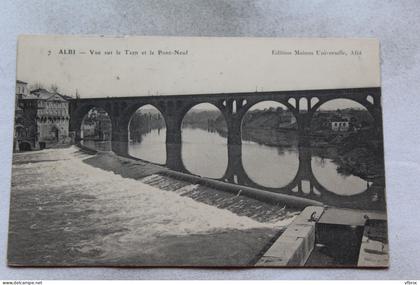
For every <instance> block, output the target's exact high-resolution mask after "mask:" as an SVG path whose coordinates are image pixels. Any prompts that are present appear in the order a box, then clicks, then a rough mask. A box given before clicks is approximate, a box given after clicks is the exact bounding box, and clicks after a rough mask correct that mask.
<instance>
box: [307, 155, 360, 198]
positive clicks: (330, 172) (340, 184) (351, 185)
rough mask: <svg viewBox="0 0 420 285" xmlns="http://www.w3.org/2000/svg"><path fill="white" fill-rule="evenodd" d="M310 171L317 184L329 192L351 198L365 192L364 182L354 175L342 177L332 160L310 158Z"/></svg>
mask: <svg viewBox="0 0 420 285" xmlns="http://www.w3.org/2000/svg"><path fill="white" fill-rule="evenodd" d="M311 166H312V171H313V173H314V175H315V177H316V178H317V179H318V182H319V183H321V184H322V186H324V187H325V188H327V189H328V190H329V191H331V192H333V193H335V194H338V195H343V196H351V195H355V194H359V193H362V192H364V191H366V189H367V187H368V184H367V182H366V181H365V180H363V179H361V178H359V177H357V176H354V175H342V174H340V173H338V172H337V165H336V164H335V163H334V162H333V160H332V159H328V158H321V157H318V156H312V161H311Z"/></svg>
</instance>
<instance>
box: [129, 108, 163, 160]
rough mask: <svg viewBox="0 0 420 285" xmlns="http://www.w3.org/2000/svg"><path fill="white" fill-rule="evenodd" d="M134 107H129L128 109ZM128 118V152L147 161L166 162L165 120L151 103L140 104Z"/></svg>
mask: <svg viewBox="0 0 420 285" xmlns="http://www.w3.org/2000/svg"><path fill="white" fill-rule="evenodd" d="M132 108H135V106H134V107H130V109H132ZM127 113H128V114H130V113H132V115H131V117H130V118H129V120H128V126H127V128H128V154H129V155H130V156H133V157H136V158H139V159H142V160H146V161H149V162H153V163H157V164H161V165H164V164H165V163H166V160H167V158H166V146H165V144H166V121H165V118H164V116H163V114H162V112H161V111H159V109H158V108H157V107H155V106H154V105H153V104H142V105H141V106H140V107H139V108H137V110H135V111H134V112H127Z"/></svg>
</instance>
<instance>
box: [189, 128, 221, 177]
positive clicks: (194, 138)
mask: <svg viewBox="0 0 420 285" xmlns="http://www.w3.org/2000/svg"><path fill="white" fill-rule="evenodd" d="M182 161H183V162H184V165H185V167H186V168H187V170H188V171H190V172H191V173H194V174H197V175H200V176H205V177H210V178H222V177H223V175H224V174H225V172H226V168H227V164H228V154H227V140H226V138H224V137H222V136H220V135H219V134H218V133H217V132H210V131H207V130H203V129H199V128H190V127H184V128H182Z"/></svg>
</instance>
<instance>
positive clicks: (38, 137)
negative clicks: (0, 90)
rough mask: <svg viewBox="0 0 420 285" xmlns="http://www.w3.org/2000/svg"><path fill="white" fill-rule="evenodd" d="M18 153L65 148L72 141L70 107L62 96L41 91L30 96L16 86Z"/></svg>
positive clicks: (25, 89) (16, 141)
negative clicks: (62, 146)
mask: <svg viewBox="0 0 420 285" xmlns="http://www.w3.org/2000/svg"><path fill="white" fill-rule="evenodd" d="M16 100H17V107H16V112H17V113H16V115H15V120H16V121H15V148H14V150H15V151H25V150H34V149H43V148H48V147H54V146H60V145H66V144H69V143H70V141H71V140H70V137H69V119H70V117H69V111H68V109H69V104H68V101H67V100H66V99H64V97H63V95H61V94H59V93H57V92H55V93H52V92H49V91H47V90H45V89H42V88H39V89H36V90H33V91H31V92H29V91H28V89H27V84H26V83H24V82H22V81H17V83H16Z"/></svg>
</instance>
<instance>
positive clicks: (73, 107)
mask: <svg viewBox="0 0 420 285" xmlns="http://www.w3.org/2000/svg"><path fill="white" fill-rule="evenodd" d="M380 96H381V93H380V88H355V89H327V90H305V91H274V92H250V93H223V94H196V95H171V96H142V97H107V98H86V99H73V100H71V101H70V131H73V132H74V133H75V134H76V141H77V140H80V139H82V138H81V126H82V122H83V118H84V117H85V115H86V114H87V113H88V112H89V110H91V109H92V108H94V107H96V108H102V109H104V110H105V111H106V112H107V113H108V115H109V117H110V119H111V123H112V135H111V139H112V141H111V145H112V151H113V152H115V153H116V154H118V155H121V156H129V154H128V142H129V123H130V119H131V117H132V115H133V114H134V113H135V112H136V111H137V110H138V109H139V108H140V107H142V106H145V105H152V106H154V107H156V108H157V109H158V110H159V111H160V112H161V114H162V116H163V118H164V119H165V123H166V132H167V133H166V155H167V159H166V166H167V167H168V168H170V169H173V170H177V171H182V172H186V173H188V170H187V169H186V168H185V166H184V165H183V162H182V155H181V150H182V139H181V127H182V121H183V118H184V116H185V114H186V113H187V112H188V111H189V110H190V109H191V108H193V107H194V106H196V105H198V104H201V103H210V104H212V105H214V106H216V107H217V108H218V109H219V110H220V111H221V113H222V114H223V116H224V118H225V121H226V125H227V142H228V166H227V169H226V173H225V175H224V176H223V178H222V179H221V180H223V181H226V182H230V183H238V182H239V183H241V184H244V185H249V186H253V187H259V188H266V187H262V186H261V185H257V184H256V183H254V182H253V181H252V180H250V179H249V177H247V175H246V172H245V171H244V170H243V166H242V160H241V156H242V154H241V147H240V145H241V143H242V134H241V125H242V119H243V118H244V116H245V113H246V112H247V111H248V110H249V109H250V108H251V107H252V106H254V105H255V104H257V103H260V102H264V101H275V102H278V103H281V104H283V105H284V106H285V107H287V108H288V109H289V111H291V112H292V113H293V115H294V116H295V118H296V122H297V126H298V131H299V137H300V140H299V160H300V163H299V171H298V173H297V174H296V177H295V178H294V179H293V180H292V181H291V182H290V183H289V184H288V185H286V186H285V187H283V188H284V189H279V190H281V191H283V190H284V191H286V192H289V191H291V190H292V188H294V187H297V189H300V188H301V184H302V181H304V180H307V181H310V183H311V184H310V187H311V189H312V187H316V188H317V189H319V190H321V191H322V192H323V193H324V194H323V195H324V196H325V193H326V194H327V195H330V196H332V197H331V199H333V200H335V199H336V198H337V199H338V197H335V196H336V195H334V194H331V193H330V192H329V191H323V190H325V189H323V186H322V185H320V184H319V182H318V181H317V180H316V179H315V177H314V176H313V173H312V170H311V169H310V168H311V155H310V154H308V151H307V149H308V148H307V147H308V146H310V145H309V143H310V142H309V131H310V124H311V120H312V118H313V115H314V113H315V112H316V110H318V109H319V108H320V107H321V105H322V104H324V103H327V102H329V101H331V100H334V99H349V100H352V101H355V102H357V103H359V104H361V105H362V106H364V107H365V108H366V109H367V110H368V111H369V113H370V114H371V116H372V117H373V119H374V124H375V128H376V129H377V130H378V131H379V132H380V135H381V136H382V110H381V98H380ZM302 138H303V139H302ZM305 138H308V139H305ZM238 146H239V147H238ZM235 181H236V182H235ZM374 184H377V183H374ZM380 184H382V183H380ZM381 188H382V187H381ZM265 190H268V191H276V190H274V189H269V188H266V189H265ZM299 191H300V190H299ZM311 191H312V190H311ZM300 192H301V191H300ZM328 193H330V194H328ZM298 194H299V193H298ZM324 198H325V197H324ZM354 198H355V197H353V200H354ZM360 199H362V200H363V199H365V197H364V196H363V195H360Z"/></svg>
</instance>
